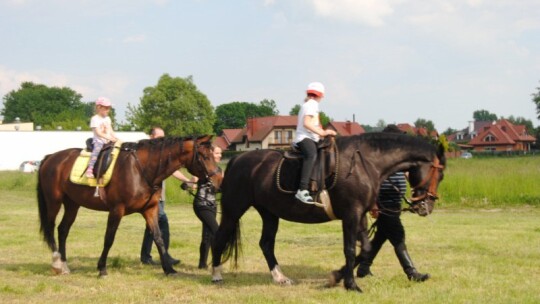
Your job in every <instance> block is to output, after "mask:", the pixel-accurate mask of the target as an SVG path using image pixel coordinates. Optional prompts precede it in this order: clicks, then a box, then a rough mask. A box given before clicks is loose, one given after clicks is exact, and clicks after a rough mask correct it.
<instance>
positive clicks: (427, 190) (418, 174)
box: [409, 144, 446, 216]
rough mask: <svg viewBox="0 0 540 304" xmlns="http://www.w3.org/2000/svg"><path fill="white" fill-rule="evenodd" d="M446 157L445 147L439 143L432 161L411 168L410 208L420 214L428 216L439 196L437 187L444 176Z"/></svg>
mask: <svg viewBox="0 0 540 304" xmlns="http://www.w3.org/2000/svg"><path fill="white" fill-rule="evenodd" d="M445 165H446V157H445V156H444V148H443V146H442V145H440V144H439V147H438V151H437V153H436V155H434V157H433V160H432V161H431V162H422V163H420V164H419V165H418V166H415V167H412V168H411V169H410V170H409V184H410V185H411V187H412V198H411V202H410V208H409V209H410V210H411V211H412V212H414V213H417V214H418V215H420V216H427V215H428V214H430V213H431V212H432V211H433V207H434V205H435V201H436V200H437V199H438V198H439V197H438V195H437V189H438V187H439V183H440V182H441V181H442V180H443V178H444V168H445Z"/></svg>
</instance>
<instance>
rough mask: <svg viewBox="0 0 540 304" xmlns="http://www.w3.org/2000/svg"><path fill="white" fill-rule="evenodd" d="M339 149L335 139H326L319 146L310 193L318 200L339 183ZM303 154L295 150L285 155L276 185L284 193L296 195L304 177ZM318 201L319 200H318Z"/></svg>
mask: <svg viewBox="0 0 540 304" xmlns="http://www.w3.org/2000/svg"><path fill="white" fill-rule="evenodd" d="M337 154H338V151H337V147H336V145H335V141H334V138H333V137H326V138H324V140H322V141H320V142H319V143H318V144H317V160H316V162H315V166H314V167H313V173H312V174H311V177H310V182H309V189H308V190H309V191H310V192H311V193H312V194H313V193H314V194H315V195H314V198H315V199H316V198H317V197H318V196H319V194H320V193H321V192H322V191H323V190H325V189H331V188H332V187H334V186H335V183H336V181H337V159H338V158H337ZM302 158H303V156H302V153H301V152H300V151H299V150H298V149H296V148H295V147H294V146H293V149H292V150H290V151H286V152H284V153H283V158H282V159H281V160H280V162H279V165H278V168H277V171H276V185H277V188H278V189H279V191H281V192H284V193H296V191H297V190H298V187H299V185H300V177H301V175H302V172H301V170H302ZM316 200H317V199H316Z"/></svg>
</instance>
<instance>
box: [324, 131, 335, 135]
mask: <svg viewBox="0 0 540 304" xmlns="http://www.w3.org/2000/svg"><path fill="white" fill-rule="evenodd" d="M324 133H325V136H336V135H337V133H336V131H334V130H325V131H324Z"/></svg>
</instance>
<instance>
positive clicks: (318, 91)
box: [307, 82, 324, 97]
mask: <svg viewBox="0 0 540 304" xmlns="http://www.w3.org/2000/svg"><path fill="white" fill-rule="evenodd" d="M307 93H311V94H315V95H316V96H318V97H323V96H324V85H323V84H322V83H320V82H312V83H310V84H308V87H307Z"/></svg>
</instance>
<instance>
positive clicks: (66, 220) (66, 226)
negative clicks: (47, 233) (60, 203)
mask: <svg viewBox="0 0 540 304" xmlns="http://www.w3.org/2000/svg"><path fill="white" fill-rule="evenodd" d="M79 207H80V206H79V205H77V204H75V203H73V201H71V200H70V199H68V198H65V199H64V216H63V217H62V221H61V222H60V225H58V246H59V248H58V249H59V251H60V258H61V261H62V264H61V269H60V270H61V271H60V273H61V274H69V273H70V272H71V271H70V270H69V267H68V265H67V255H66V240H67V237H68V235H69V230H70V229H71V226H72V225H73V222H75V218H77V213H78V211H79Z"/></svg>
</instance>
